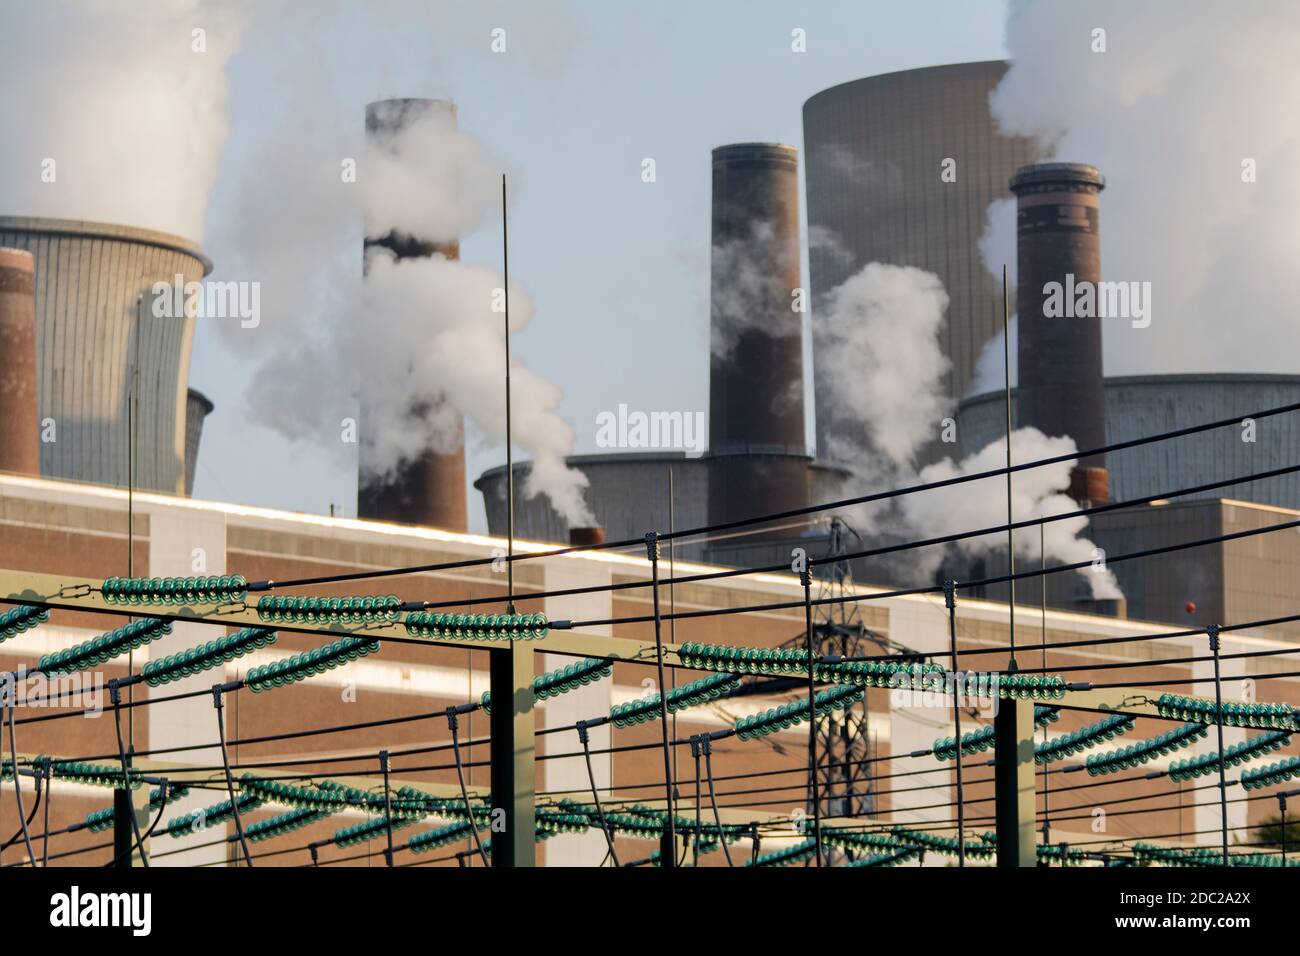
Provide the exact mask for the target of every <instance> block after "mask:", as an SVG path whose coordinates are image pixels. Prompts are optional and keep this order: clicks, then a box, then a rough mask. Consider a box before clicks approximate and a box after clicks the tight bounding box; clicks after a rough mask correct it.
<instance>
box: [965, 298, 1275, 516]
mask: <svg viewBox="0 0 1300 956" xmlns="http://www.w3.org/2000/svg"><path fill="white" fill-rule="evenodd" d="M1067 321H1068V320H1067ZM1003 401H1004V398H1003V395H1002V393H1001V392H986V393H984V394H983V395H975V396H972V397H971V398H968V399H966V401H964V402H962V403H961V408H960V410H959V412H958V424H957V436H958V441H959V442H960V453H961V455H963V456H966V455H973V454H975V452H977V451H979V450H980V449H981V448H983V447H984V446H985V445H987V444H988V443H989V442H992V441H996V440H997V439H999V438H1001V437H1002V435H1003V434H1004V432H1005V429H1006V412H1005V410H1004V405H1003ZM1105 401H1106V432H1105V439H1104V442H1103V444H1116V443H1119V442H1126V441H1132V440H1133V439H1135V438H1144V437H1146V436H1147V435H1157V434H1160V433H1161V432H1168V431H1177V430H1178V429H1181V428H1187V427H1189V426H1192V425H1201V424H1204V423H1205V422H1216V421H1224V420H1227V419H1230V418H1242V417H1244V416H1247V415H1249V414H1250V413H1251V412H1258V411H1262V410H1264V409H1267V408H1275V407H1277V406H1279V405H1290V404H1293V403H1296V402H1300V375H1246V374H1240V373H1231V372H1229V373H1215V374H1209V373H1204V374H1197V375H1135V376H1123V377H1118V378H1108V379H1106V382H1105ZM1018 404H1019V401H1018V396H1017V394H1016V392H1015V390H1013V391H1012V411H1013V412H1015V411H1016V410H1017V406H1018ZM1243 435H1245V436H1247V437H1250V438H1253V439H1254V440H1253V441H1243V440H1242V438H1243ZM1297 448H1300V415H1296V414H1294V413H1292V414H1286V415H1274V416H1272V417H1270V418H1260V419H1258V420H1257V421H1256V422H1255V427H1254V429H1253V430H1252V431H1251V432H1249V433H1248V432H1246V431H1245V429H1243V428H1241V427H1231V428H1216V429H1215V430H1214V431H1209V432H1202V433H1200V434H1196V435H1184V436H1183V437H1181V438H1175V439H1172V440H1170V441H1161V442H1155V443H1153V444H1150V445H1143V446H1140V447H1138V448H1126V449H1124V450H1122V451H1117V452H1114V453H1112V454H1110V455H1107V456H1106V470H1107V472H1108V473H1109V480H1110V496H1111V499H1112V500H1114V501H1127V500H1129V499H1132V498H1140V497H1142V496H1144V495H1162V494H1168V493H1169V492H1170V491H1175V490H1177V489H1179V488H1187V487H1191V486H1195V485H1202V484H1209V483H1211V482H1216V481H1225V480H1227V479H1229V478H1234V477H1237V476H1238V475H1250V474H1254V473H1257V472H1263V471H1271V470H1273V469H1275V468H1285V467H1287V466H1288V465H1293V464H1295V462H1296V449H1297ZM1189 497H1190V498H1194V499H1206V498H1236V499H1239V500H1242V501H1252V502H1255V503H1257V504H1262V505H1277V506H1279V507H1282V508H1295V509H1300V474H1290V475H1280V476H1278V477H1276V478H1266V479H1263V480H1260V481H1253V482H1246V483H1244V484H1240V485H1232V486H1230V487H1224V488H1216V489H1212V490H1210V491H1203V492H1200V493H1199V494H1195V495H1190V496H1180V497H1179V498H1177V499H1175V500H1177V501H1184V500H1187V498H1189Z"/></svg>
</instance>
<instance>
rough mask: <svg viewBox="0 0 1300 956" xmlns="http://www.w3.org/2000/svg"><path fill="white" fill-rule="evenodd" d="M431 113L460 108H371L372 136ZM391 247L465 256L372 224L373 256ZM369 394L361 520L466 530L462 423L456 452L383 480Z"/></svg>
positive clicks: (398, 104)
mask: <svg viewBox="0 0 1300 956" xmlns="http://www.w3.org/2000/svg"><path fill="white" fill-rule="evenodd" d="M430 112H441V113H445V114H446V115H447V116H448V117H449V118H450V119H451V121H452V122H453V123H454V122H455V120H456V106H455V104H454V103H451V102H449V101H446V100H428V99H393V100H380V101H378V102H376V103H370V104H368V105H367V106H366V136H367V138H368V139H370V140H371V141H372V142H375V143H376V144H378V145H379V146H381V147H382V146H384V145H385V144H386V143H387V142H388V141H390V140H391V139H392V138H393V137H394V136H396V135H397V134H398V133H400V132H401V131H402V130H403V129H405V128H406V127H407V126H409V125H410V124H411V123H413V122H415V121H417V120H418V119H420V118H421V117H423V116H426V115H428V114H429V113H430ZM375 247H379V248H383V249H387V250H388V251H389V252H391V253H392V254H393V255H394V256H396V257H397V258H398V259H413V258H427V257H429V256H432V255H435V254H437V255H443V256H446V257H447V258H448V259H457V258H459V257H460V244H459V243H456V242H448V243H436V242H431V241H429V240H427V239H424V238H422V237H420V236H410V235H406V234H403V233H398V232H388V233H385V234H381V235H374V234H372V228H371V226H370V224H369V223H367V226H366V238H365V249H366V253H367V258H368V255H369V251H370V250H371V249H372V248H375ZM366 427H367V424H366V396H365V383H364V382H363V383H362V393H361V429H362V442H361V462H360V476H359V481H358V489H357V516H358V517H360V518H373V519H375V520H377V521H398V522H401V523H403V524H418V525H427V526H431V527H435V528H446V529H448V530H451V531H465V530H466V529H467V528H468V527H469V517H468V514H467V510H466V501H465V441H464V425H463V421H461V420H458V421H457V426H456V429H455V431H456V435H455V439H454V441H453V444H454V445H455V450H454V451H434V450H433V449H427V450H425V451H424V452H423V453H421V454H420V455H419V456H417V457H416V458H414V459H413V460H411V461H408V462H406V463H405V464H403V465H402V466H401V467H399V468H398V469H397V471H396V472H395V473H393V474H389V475H387V476H385V477H378V476H375V475H373V474H368V469H367V467H366V447H367V444H366V441H365V437H364V436H365V429H366Z"/></svg>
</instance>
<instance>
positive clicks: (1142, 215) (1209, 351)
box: [984, 0, 1300, 375]
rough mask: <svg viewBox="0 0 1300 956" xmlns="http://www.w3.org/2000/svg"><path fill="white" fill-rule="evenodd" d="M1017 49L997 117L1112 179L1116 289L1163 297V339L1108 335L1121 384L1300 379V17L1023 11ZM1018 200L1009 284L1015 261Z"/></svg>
mask: <svg viewBox="0 0 1300 956" xmlns="http://www.w3.org/2000/svg"><path fill="white" fill-rule="evenodd" d="M1096 31H1104V35H1103V34H1102V33H1098V32H1096ZM1006 37H1007V49H1008V52H1009V54H1010V59H1011V68H1010V70H1009V71H1008V72H1007V75H1006V77H1005V78H1004V79H1003V81H1002V83H1001V85H1000V86H999V87H998V88H997V90H996V91H995V92H994V94H993V96H992V98H991V101H990V105H991V107H992V111H993V115H994V116H995V117H996V119H997V120H998V122H999V124H1000V125H1001V127H1002V128H1003V130H1004V131H1005V132H1007V133H1010V134H1016V135H1032V136H1034V137H1036V138H1037V139H1038V141H1039V143H1040V144H1041V145H1043V146H1044V147H1045V148H1047V149H1048V150H1049V151H1050V154H1051V155H1052V157H1053V158H1055V159H1059V160H1062V161H1068V162H1086V163H1092V164H1095V165H1096V166H1097V167H1099V168H1100V169H1101V171H1102V173H1103V175H1105V177H1106V182H1107V185H1106V190H1105V191H1104V192H1103V193H1102V196H1101V237H1102V276H1103V278H1105V279H1108V280H1126V281H1143V282H1150V283H1151V284H1152V285H1151V293H1152V303H1153V305H1152V321H1151V326H1150V327H1149V328H1146V329H1141V328H1133V327H1132V325H1131V323H1129V322H1127V321H1124V320H1114V321H1108V322H1106V323H1105V324H1104V330H1103V334H1104V336H1105V354H1106V371H1107V374H1109V375H1126V374H1143V373H1146V374H1149V373H1156V372H1162V371H1170V370H1178V371H1236V372H1293V371H1295V368H1296V364H1297V361H1300V323H1297V322H1296V321H1295V319H1294V314H1293V313H1294V294H1293V290H1292V288H1291V283H1292V277H1293V273H1294V264H1295V262H1296V259H1297V257H1298V256H1300V217H1297V216H1296V215H1295V210H1296V209H1297V208H1300V175H1297V173H1296V171H1297V170H1298V169H1300V125H1297V123H1296V122H1295V103H1296V101H1297V97H1298V96H1300V57H1298V56H1297V55H1296V51H1297V50H1298V49H1300V6H1298V5H1297V4H1295V3H1294V2H1287V0H1260V2H1256V3H1251V4H1249V5H1241V4H1237V5H1233V4H1223V3H1214V2H1209V0H1177V2H1175V0H1146V2H1142V3H1133V2H1121V0H1094V2H1091V3H1087V4H1082V3H1079V4H1065V3H1028V2H1023V0H1018V2H1015V3H1013V5H1012V7H1011V12H1010V16H1009V19H1008V22H1007V31H1006ZM1103 42H1104V47H1105V49H1104V52H1097V51H1099V49H1100V45H1101V43H1103ZM1002 205H1003V208H1002V209H996V208H995V209H994V210H991V218H990V227H989V228H990V231H991V232H995V233H996V235H989V236H986V241H985V243H984V249H985V254H986V260H985V261H986V263H988V264H989V265H990V266H991V268H990V271H991V272H995V273H996V271H997V270H999V269H1000V267H1001V263H1002V262H1003V261H1006V262H1011V263H1014V262H1015V255H1014V242H1015V236H1014V225H1013V224H1014V218H1009V217H1007V215H1006V212H1005V205H1006V204H1002ZM1008 252H1010V255H1007V253H1008Z"/></svg>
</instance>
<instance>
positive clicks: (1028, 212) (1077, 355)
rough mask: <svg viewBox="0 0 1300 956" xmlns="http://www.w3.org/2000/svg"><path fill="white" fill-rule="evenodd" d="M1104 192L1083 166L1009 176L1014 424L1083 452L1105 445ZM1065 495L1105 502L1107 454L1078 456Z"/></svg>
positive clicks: (1051, 166)
mask: <svg viewBox="0 0 1300 956" xmlns="http://www.w3.org/2000/svg"><path fill="white" fill-rule="evenodd" d="M1103 188H1105V180H1104V179H1103V178H1102V176H1101V173H1100V172H1099V171H1098V170H1097V168H1096V167H1094V166H1087V165H1084V164H1082V163H1040V164H1036V165H1030V166H1023V167H1021V168H1020V169H1019V170H1017V171H1016V174H1015V176H1013V177H1012V179H1011V191H1012V192H1013V193H1015V194H1016V246H1017V253H1016V261H1017V263H1018V270H1019V276H1018V289H1017V293H1016V314H1017V322H1018V324H1019V347H1018V352H1017V359H1016V361H1017V370H1018V374H1019V383H1020V384H1019V389H1018V403H1017V404H1018V408H1017V412H1018V424H1019V425H1020V426H1021V427H1031V428H1037V429H1038V430H1039V431H1041V432H1042V433H1043V434H1044V435H1048V436H1053V437H1054V436H1058V435H1068V436H1069V437H1070V438H1073V439H1074V442H1075V445H1076V446H1077V447H1079V448H1081V449H1082V448H1099V447H1101V446H1102V445H1104V444H1105V443H1106V398H1105V389H1104V382H1103V380H1102V357H1101V319H1100V318H1099V317H1098V313H1097V294H1096V293H1097V283H1098V282H1099V281H1100V280H1101V248H1100V234H1099V230H1098V211H1099V199H1100V195H1101V191H1102V189H1103ZM1089 288H1091V289H1092V294H1091V302H1092V306H1091V307H1089V306H1088V305H1087V302H1088V291H1087V290H1088V289H1089ZM1076 293H1077V294H1076ZM1070 496H1071V497H1073V498H1074V499H1075V500H1076V501H1080V502H1091V503H1093V504H1100V503H1104V502H1105V501H1107V500H1109V491H1108V488H1107V478H1106V462H1105V458H1104V456H1101V455H1095V456H1092V457H1089V458H1085V459H1081V460H1080V461H1079V463H1078V465H1077V466H1076V467H1075V469H1074V471H1073V472H1072V473H1071V475H1070Z"/></svg>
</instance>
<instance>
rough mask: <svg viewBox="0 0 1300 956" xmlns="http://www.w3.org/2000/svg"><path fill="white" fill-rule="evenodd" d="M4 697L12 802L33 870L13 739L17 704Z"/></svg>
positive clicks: (30, 842)
mask: <svg viewBox="0 0 1300 956" xmlns="http://www.w3.org/2000/svg"><path fill="white" fill-rule="evenodd" d="M5 696H6V697H8V700H6V701H5V703H7V704H8V705H9V707H8V710H9V756H10V758H11V759H12V761H13V767H14V800H15V801H16V802H17V803H18V822H19V824H20V825H21V828H22V831H23V843H24V844H25V845H26V847H27V860H28V863H29V865H30V866H32V867H33V868H35V866H36V854H35V852H33V850H32V835H31V832H30V831H29V830H28V829H27V813H26V811H25V810H24V809H23V785H22V781H21V780H19V779H18V742H17V740H16V739H15V737H14V711H15V710H16V709H17V707H18V702H17V700H15V699H14V696H13V695H12V694H6V695H5Z"/></svg>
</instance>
